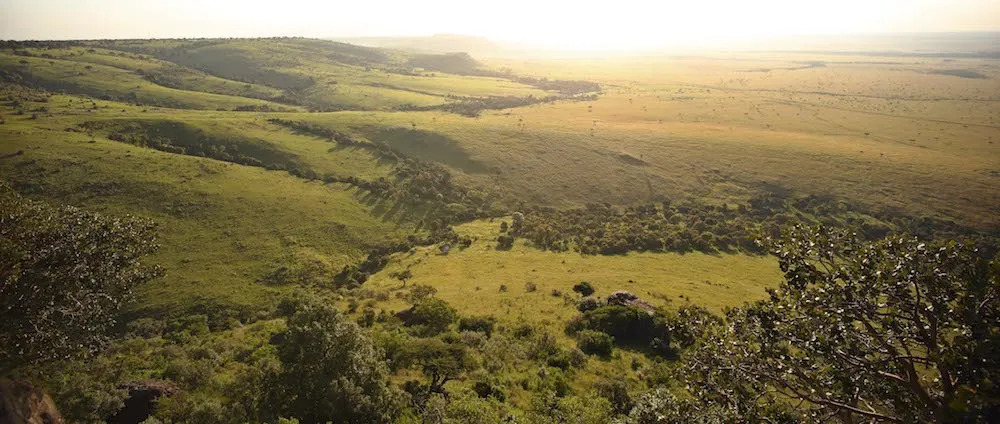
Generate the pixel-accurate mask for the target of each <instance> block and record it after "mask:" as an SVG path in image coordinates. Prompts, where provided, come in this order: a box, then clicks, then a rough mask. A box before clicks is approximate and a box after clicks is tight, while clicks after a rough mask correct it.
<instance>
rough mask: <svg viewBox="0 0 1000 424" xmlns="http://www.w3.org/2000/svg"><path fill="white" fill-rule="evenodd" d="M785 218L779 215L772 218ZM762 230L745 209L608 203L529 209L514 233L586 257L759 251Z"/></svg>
mask: <svg viewBox="0 0 1000 424" xmlns="http://www.w3.org/2000/svg"><path fill="white" fill-rule="evenodd" d="M781 219H782V217H781V216H780V215H776V216H772V217H770V218H768V220H769V221H780V220H781ZM762 227H763V224H761V223H760V222H759V221H758V220H756V219H754V218H753V217H751V216H750V215H748V214H747V213H746V210H745V209H744V208H730V207H727V206H725V205H723V206H712V205H697V204H679V205H672V204H670V203H669V202H663V203H662V204H660V205H654V204H649V205H644V206H636V207H627V208H623V209H620V208H617V207H613V206H611V205H608V204H591V205H588V206H587V207H585V208H577V209H568V210H556V209H552V208H533V209H528V210H526V211H525V212H524V219H523V220H522V221H521V223H520V224H515V225H513V226H512V227H511V229H510V232H509V234H511V235H513V236H517V237H523V238H526V239H528V240H530V241H531V242H532V243H533V244H534V245H535V246H537V247H540V248H542V249H548V250H555V251H566V250H570V249H573V250H577V251H579V252H581V253H584V254H603V255H613V254H622V253H626V252H629V251H653V252H660V251H675V252H688V251H692V250H697V251H702V252H715V251H736V250H740V251H747V252H759V249H758V248H757V246H756V245H755V243H754V240H755V238H756V236H757V233H758V231H759V230H760V229H761V228H762Z"/></svg>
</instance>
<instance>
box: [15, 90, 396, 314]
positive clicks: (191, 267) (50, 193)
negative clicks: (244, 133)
mask: <svg viewBox="0 0 1000 424" xmlns="http://www.w3.org/2000/svg"><path fill="white" fill-rule="evenodd" d="M66 100H67V98H66V97H56V98H53V99H52V100H51V101H50V103H53V104H62V103H63V102H65V101H66ZM120 107H121V108H126V109H130V107H128V106H124V105H115V106H114V107H113V108H112V110H115V111H116V112H117V110H119V108H120ZM131 109H133V110H131V111H129V112H130V113H132V114H137V113H138V112H137V111H136V110H134V109H135V108H134V107H132V108H131ZM8 113H9V112H8ZM5 116H8V117H7V123H6V124H5V125H2V126H0V137H2V138H3V140H4V143H3V144H2V145H0V157H3V159H0V169H2V174H3V175H4V178H5V179H7V180H9V181H11V182H12V183H13V184H14V185H15V187H16V188H18V189H19V190H20V191H22V192H23V193H25V194H27V195H30V196H32V197H36V198H44V199H47V200H51V201H54V202H59V203H68V204H74V205H79V206H82V207H86V208H88V209H94V210H99V211H106V212H109V213H115V214H119V213H133V214H137V215H140V216H146V217H150V218H152V219H154V220H155V221H157V222H158V223H160V225H161V234H162V236H161V245H162V248H161V250H160V252H159V253H158V254H157V255H156V258H155V260H156V262H158V263H160V264H162V265H163V266H164V267H165V268H166V269H167V277H166V278H164V279H162V280H159V281H156V282H153V283H150V284H149V285H147V286H145V287H142V288H141V289H140V290H139V297H140V302H139V307H140V308H142V309H150V310H166V311H172V312H177V311H180V310H183V309H185V308H189V307H192V306H195V305H198V304H212V303H215V302H218V303H224V304H225V303H233V304H245V305H255V304H261V303H267V302H269V301H271V300H272V297H273V296H272V294H271V293H272V292H273V291H274V289H270V288H267V287H265V286H263V285H260V284H258V283H257V282H256V281H257V280H258V279H260V278H261V277H262V276H264V275H265V274H267V273H269V272H271V271H274V270H275V269H277V268H279V267H281V266H290V267H293V268H295V267H306V268H309V267H313V268H316V267H318V268H317V269H321V270H325V272H326V273H327V274H326V275H330V274H329V273H331V272H335V270H338V269H339V268H340V267H342V266H343V265H345V264H347V263H351V262H353V261H356V260H358V259H359V257H360V256H361V255H362V254H363V253H364V250H365V248H366V247H371V246H373V245H376V244H379V243H381V242H384V241H385V240H393V239H398V238H401V237H403V236H404V235H405V234H407V233H410V232H411V231H412V229H411V228H409V227H407V226H399V225H398V224H396V223H394V222H390V221H383V220H381V219H378V218H376V217H375V216H373V214H372V208H371V207H369V206H365V205H363V204H361V203H360V201H359V197H358V195H357V194H356V193H355V192H354V191H353V190H352V189H349V188H348V187H344V186H325V185H323V184H320V183H315V182H314V183H309V182H305V181H304V180H301V179H298V178H295V177H292V176H290V175H289V174H287V173H286V172H279V171H266V170H263V169H261V168H254V167H247V166H240V165H234V164H228V163H224V162H219V161H215V160H211V159H206V158H198V157H191V156H183V155H176V154H171V153H166V152H160V151H157V150H152V149H147V148H139V147H135V146H131V145H127V144H123V143H117V142H113V141H109V140H106V139H103V138H99V137H98V138H96V139H94V138H91V137H89V136H87V135H86V134H82V133H74V132H66V131H63V128H66V127H73V126H74V124H75V123H78V122H80V121H81V120H82V119H92V118H93V115H92V114H86V115H82V116H79V115H78V116H74V115H57V116H56V117H43V118H40V119H38V120H31V119H29V118H28V117H27V116H20V117H17V116H14V117H11V116H9V115H7V113H5ZM174 118H176V119H185V118H186V117H185V116H174ZM286 136H287V137H288V138H289V139H291V140H293V141H290V142H289V143H288V144H289V145H293V146H294V145H295V141H294V140H297V141H298V142H299V144H306V143H322V142H320V141H317V140H311V139H305V140H303V139H301V137H296V136H290V135H286ZM91 140H95V142H91ZM17 151H23V154H21V155H16V156H8V155H10V154H13V153H15V152H17ZM280 290H284V288H282V289H280Z"/></svg>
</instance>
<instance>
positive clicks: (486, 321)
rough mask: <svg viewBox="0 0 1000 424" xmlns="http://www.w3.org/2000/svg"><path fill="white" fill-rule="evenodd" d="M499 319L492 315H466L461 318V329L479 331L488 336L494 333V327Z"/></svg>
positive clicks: (459, 323) (459, 326)
mask: <svg viewBox="0 0 1000 424" xmlns="http://www.w3.org/2000/svg"><path fill="white" fill-rule="evenodd" d="M496 322H497V319H496V318H494V317H491V316H476V317H465V318H462V319H461V320H459V322H458V329H459V331H478V332H480V333H483V334H486V336H487V337H489V336H491V335H493V327H494V326H495V325H496Z"/></svg>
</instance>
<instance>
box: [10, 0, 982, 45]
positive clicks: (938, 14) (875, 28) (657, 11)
mask: <svg viewBox="0 0 1000 424" xmlns="http://www.w3.org/2000/svg"><path fill="white" fill-rule="evenodd" d="M925 31H933V32H962V31H1000V0H681V1H677V0H645V1H639V0H602V1H589V0H576V1H546V0H503V1H477V0H401V1H389V0H348V1H343V0H267V1H263V0H165V1H148V0H0V39H95V38H172V37H185V38H187V37H261V36H304V37H323V38H328V37H341V38H343V37H368V36H425V35H432V34H439V33H449V34H465V35H476V36H483V37H487V38H490V39H493V40H497V41H507V42H516V43H521V44H528V45H536V46H544V47H558V48H567V49H586V48H593V49H614V48H629V49H640V48H650V47H657V46H664V45H670V44H685V43H696V42H698V41H705V40H726V39H742V38H754V37H769V36H786V35H806V34H855V33H884V32H925Z"/></svg>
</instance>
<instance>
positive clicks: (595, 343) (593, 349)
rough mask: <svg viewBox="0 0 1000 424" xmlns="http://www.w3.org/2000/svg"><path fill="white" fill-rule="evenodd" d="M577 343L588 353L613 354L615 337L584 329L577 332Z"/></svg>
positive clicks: (598, 354)
mask: <svg viewBox="0 0 1000 424" xmlns="http://www.w3.org/2000/svg"><path fill="white" fill-rule="evenodd" d="M576 345H577V347H579V348H580V350H581V351H583V352H584V353H586V354H588V355H597V356H602V357H608V356H611V350H612V349H613V348H614V345H615V339H614V337H612V336H611V335H609V334H607V333H605V332H602V331H594V330H583V331H580V332H579V333H577V334H576Z"/></svg>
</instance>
